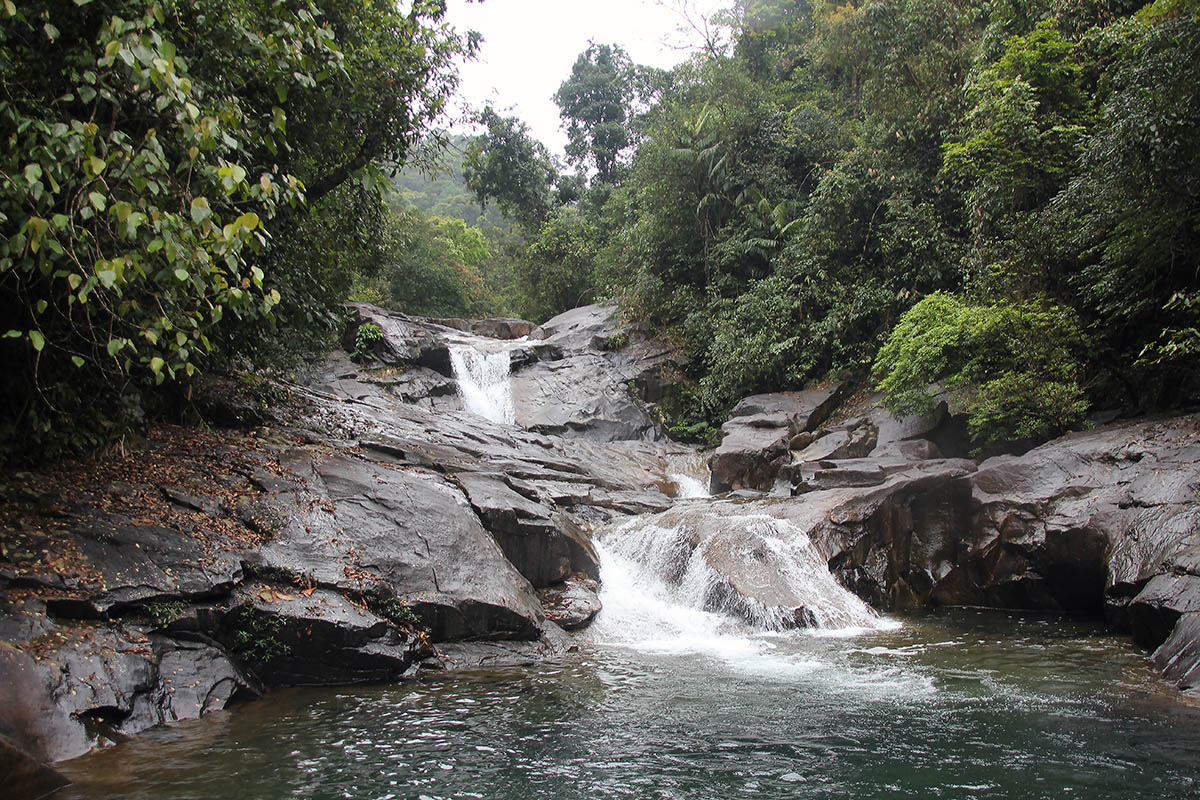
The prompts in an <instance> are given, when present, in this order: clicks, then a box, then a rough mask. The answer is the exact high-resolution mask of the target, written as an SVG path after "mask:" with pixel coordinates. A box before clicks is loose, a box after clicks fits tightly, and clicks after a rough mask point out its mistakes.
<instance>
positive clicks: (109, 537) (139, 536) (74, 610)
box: [48, 518, 242, 619]
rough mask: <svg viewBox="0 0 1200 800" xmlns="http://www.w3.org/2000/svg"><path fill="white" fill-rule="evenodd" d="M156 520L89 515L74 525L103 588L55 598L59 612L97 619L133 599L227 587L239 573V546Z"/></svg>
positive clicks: (75, 538) (77, 545)
mask: <svg viewBox="0 0 1200 800" xmlns="http://www.w3.org/2000/svg"><path fill="white" fill-rule="evenodd" d="M208 537H211V538H215V539H217V540H218V541H220V540H221V537H220V536H219V535H216V534H211V533H210V534H208V535H207V537H206V536H205V535H200V534H192V533H189V532H186V531H180V530H176V529H173V528H165V527H160V526H155V525H132V524H129V523H128V522H125V521H124V520H121V519H119V518H114V519H112V520H111V521H109V522H102V521H97V520H93V521H89V522H87V523H85V524H83V525H80V526H79V527H77V528H76V529H75V530H73V531H72V532H71V533H70V535H69V538H70V540H71V542H72V544H73V546H74V549H75V551H76V552H77V553H79V554H80V555H81V556H82V557H83V558H84V559H86V561H87V562H88V563H89V564H90V565H91V569H93V570H94V571H95V575H96V578H97V579H98V580H99V581H100V583H101V584H102V585H103V586H104V587H106V588H105V590H103V591H100V592H98V593H95V594H91V595H89V596H87V597H85V598H71V597H62V598H53V599H51V600H49V601H48V605H49V607H50V610H51V611H52V612H53V613H55V614H60V615H64V616H70V617H77V618H81V619H98V618H101V617H103V616H105V615H107V614H110V613H118V612H120V611H122V610H124V609H126V608H129V607H130V606H133V605H139V604H145V603H152V602H170V601H175V600H180V599H193V598H196V599H200V598H207V597H211V596H213V595H217V594H221V593H222V592H225V591H228V589H229V588H230V587H231V586H233V584H234V583H235V582H236V581H237V580H239V579H240V578H241V575H242V568H241V562H240V560H239V558H238V556H237V553H236V551H235V550H234V549H233V548H232V547H230V546H229V544H228V543H224V547H213V545H212V542H211V541H206V538H208Z"/></svg>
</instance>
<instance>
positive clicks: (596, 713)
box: [54, 355, 1200, 800]
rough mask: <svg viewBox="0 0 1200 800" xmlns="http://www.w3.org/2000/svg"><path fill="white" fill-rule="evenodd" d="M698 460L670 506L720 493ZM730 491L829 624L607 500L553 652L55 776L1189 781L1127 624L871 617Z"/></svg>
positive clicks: (195, 724)
mask: <svg viewBox="0 0 1200 800" xmlns="http://www.w3.org/2000/svg"><path fill="white" fill-rule="evenodd" d="M469 359H470V357H469V356H466V357H464V356H462V355H457V356H456V357H455V365H456V368H457V369H459V370H460V371H461V372H462V374H460V383H464V384H467V383H470V384H472V385H471V386H470V387H468V388H466V389H465V390H464V392H463V394H464V399H465V400H466V401H467V403H468V404H469V405H471V407H473V408H475V410H477V411H478V412H479V413H481V414H482V415H484V416H486V417H488V418H489V419H491V420H493V421H494V422H509V421H511V419H512V417H511V413H512V412H511V402H512V400H511V393H507V394H506V393H505V391H504V390H503V388H502V387H500V388H498V387H497V386H496V382H497V381H501V382H502V381H503V380H504V375H503V373H504V370H502V369H501V370H496V369H494V366H495V365H494V363H493V362H487V363H484V362H483V361H477V362H474V363H472V362H470V361H469ZM497 373H499V374H497ZM468 375H473V376H474V377H469V376H468ZM472 398H474V399H472ZM475 404H482V405H475ZM489 404H490V405H489ZM700 463H701V462H700V461H699V460H698V459H697V460H695V461H694V463H693V464H691V465H681V467H680V470H681V472H680V475H679V476H678V482H679V488H680V490H681V492H680V493H681V495H682V497H681V499H680V500H679V501H677V505H678V506H683V505H685V504H698V503H713V502H720V501H717V500H714V499H711V498H706V497H703V496H701V495H703V494H704V493H705V492H704V489H703V483H702V480H701V475H699V474H698V469H699V468H700V467H699V466H698V465H700ZM726 516H727V518H728V520H729V524H731V525H743V526H758V527H759V528H761V530H760V531H759V538H760V541H762V542H764V544H765V546H766V547H767V548H768V549H769V550H770V551H771V554H772V558H774V559H776V560H777V561H778V563H779V564H780V570H779V574H780V575H781V576H782V579H783V580H786V581H789V582H790V583H791V587H790V588H791V589H792V590H793V591H795V592H797V593H798V594H799V595H800V596H802V597H805V598H806V599H807V601H808V602H807V603H806V606H805V607H806V608H807V609H808V610H809V611H810V612H811V613H812V616H813V618H814V619H815V621H816V622H817V623H818V624H819V625H820V627H816V628H805V629H791V630H782V629H780V628H781V626H780V624H779V620H773V619H770V618H768V617H764V618H762V619H756V618H755V616H754V614H753V613H752V611H753V610H752V609H751V610H750V612H751V613H747V609H745V608H742V609H739V610H738V611H739V613H737V614H736V615H735V614H732V613H724V612H723V611H721V610H715V611H714V610H706V608H707V609H711V608H712V607H713V605H712V603H711V589H712V576H711V575H710V574H708V573H707V572H706V569H705V567H704V565H703V564H701V563H699V562H697V563H692V562H689V561H687V560H686V559H683V560H681V559H680V558H678V557H677V556H676V555H675V554H676V553H677V552H678V549H677V548H675V547H673V545H672V543H673V541H674V540H675V538H676V537H678V536H679V535H682V534H681V532H680V529H678V528H672V527H671V519H672V518H671V516H670V512H668V513H667V515H658V516H656V517H652V518H649V519H643V518H640V517H635V518H632V519H627V520H624V521H617V522H615V523H613V524H612V525H611V526H610V527H609V528H608V529H606V530H603V531H600V532H599V534H598V536H597V545H598V550H599V553H600V556H601V575H602V578H603V587H602V591H601V599H602V601H603V603H604V610H603V611H602V612H601V613H600V615H599V617H598V618H597V620H596V622H595V623H594V624H593V625H592V626H591V627H590V628H589V629H587V630H585V631H584V632H582V633H580V634H578V635H577V636H576V644H577V647H575V648H574V649H573V650H572V651H571V652H569V653H567V654H566V655H565V656H563V657H562V658H560V659H559V660H557V661H552V662H548V663H541V664H537V665H533V666H527V667H520V668H505V669H495V670H490V671H486V672H474V673H457V674H447V675H441V676H434V677H428V678H426V679H424V680H420V681H417V682H413V683H404V684H397V685H386V686H371V687H355V688H342V689H291V690H284V691H279V692H275V693H272V694H270V695H268V696H266V697H264V698H262V699H260V700H257V701H254V702H251V703H248V704H243V705H239V706H235V707H232V708H230V709H228V710H226V711H222V712H217V713H214V714H211V715H209V716H206V717H204V718H203V719H199V720H193V721H189V722H184V723H180V724H178V725H174V726H172V727H169V728H159V729H155V730H152V731H149V732H147V733H146V734H145V735H143V736H141V737H139V738H138V739H136V740H134V741H131V742H127V743H124V744H122V745H120V746H117V747H114V748H112V749H109V750H107V751H101V752H96V753H93V754H91V755H88V756H85V757H83V758H80V759H76V760H74V761H70V762H66V763H63V764H60V765H59V767H60V768H61V769H62V770H63V771H64V772H65V773H66V774H67V775H68V777H69V778H71V779H72V780H73V781H75V784H74V785H73V786H71V787H69V788H67V789H65V790H63V791H61V792H60V793H58V794H56V795H54V797H55V800H85V799H86V800H93V799H95V798H111V797H123V798H146V799H150V798H154V799H155V800H158V799H160V798H161V799H163V800H166V799H168V798H170V799H172V800H174V799H177V798H196V799H197V800H199V799H201V798H203V799H204V800H209V799H210V798H211V799H213V800H216V799H217V798H220V799H221V800H227V799H228V798H259V799H261V800H268V799H269V798H305V799H307V800H333V799H334V798H356V799H357V798H363V799H364V800H366V799H367V798H371V799H372V800H390V799H392V798H413V800H418V799H419V798H436V799H441V798H496V799H497V800H501V799H512V800H517V799H518V798H520V799H524V798H536V797H553V798H556V800H574V799H575V798H579V799H580V800H582V799H583V798H679V799H680V800H682V799H683V798H689V799H690V798H713V799H714V800H715V799H716V798H877V797H916V798H975V797H978V798H1061V797H1080V798H1122V799H1124V798H1133V797H1146V798H1191V797H1200V709H1197V708H1195V707H1193V706H1191V705H1188V704H1186V702H1181V695H1179V694H1178V693H1177V692H1176V691H1175V690H1173V689H1171V688H1169V687H1167V686H1166V685H1165V684H1163V683H1162V682H1161V681H1160V679H1159V678H1158V677H1157V676H1156V675H1155V674H1154V672H1153V671H1152V670H1151V668H1150V666H1149V664H1148V661H1147V659H1146V657H1145V655H1144V654H1143V653H1141V652H1140V651H1137V650H1136V649H1135V648H1134V647H1133V645H1132V644H1131V643H1130V642H1129V641H1128V640H1127V639H1124V638H1119V637H1114V636H1110V635H1107V634H1106V633H1105V632H1104V630H1103V628H1102V627H1101V626H1100V625H1099V624H1097V623H1090V622H1079V621H1071V620H1063V619H1059V618H1055V617H1048V616H1037V615H1018V614H1010V613H1005V612H998V611H986V612H985V611H977V610H961V609H960V610H949V611H938V612H930V613H925V614H920V615H905V616H888V617H879V616H878V615H876V614H875V613H874V612H872V611H871V610H870V609H868V608H867V607H866V606H865V605H863V604H862V603H861V601H859V600H858V599H857V598H856V597H854V596H853V595H851V594H850V593H848V592H846V591H845V590H844V589H842V588H841V587H840V586H839V585H838V584H837V583H836V581H834V579H833V578H832V577H831V576H830V575H829V573H828V570H827V568H826V567H825V565H824V564H823V563H822V562H821V561H820V559H819V557H817V556H816V554H815V553H814V552H813V551H812V548H811V547H806V546H805V545H806V542H805V541H802V540H797V538H796V537H795V536H789V535H788V533H789V532H787V531H782V530H777V529H774V528H772V526H773V525H774V526H778V525H780V524H781V523H779V521H778V520H768V519H763V518H757V517H753V516H745V517H738V516H736V515H728V514H727V515H726ZM801 536H802V535H801ZM693 561H695V560H693Z"/></svg>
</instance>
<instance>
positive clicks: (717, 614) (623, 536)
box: [590, 512, 928, 694]
mask: <svg viewBox="0 0 1200 800" xmlns="http://www.w3.org/2000/svg"><path fill="white" fill-rule="evenodd" d="M685 519H686V518H685ZM714 527H715V529H716V531H717V532H716V533H715V534H712V535H710V536H709V537H707V538H706V537H705V536H704V535H703V534H698V533H697V531H696V530H694V529H692V528H690V527H689V526H688V525H687V524H686V523H685V522H683V521H681V520H680V519H677V518H674V517H672V516H671V514H670V512H668V514H666V515H659V516H657V517H654V518H651V519H649V520H646V519H633V520H629V521H627V522H625V523H624V524H622V525H619V526H617V527H616V528H614V529H612V530H610V531H608V532H607V533H606V534H605V535H603V536H601V537H600V539H599V541H598V542H597V551H598V554H599V556H600V571H601V575H602V578H603V583H602V588H601V593H600V597H601V601H602V602H603V604H604V610H603V611H602V612H601V613H600V615H599V617H598V618H597V620H596V622H595V623H593V626H592V629H591V633H590V638H591V639H592V640H593V641H594V642H596V643H597V644H599V645H603V646H617V647H624V648H629V649H632V650H635V651H637V652H641V653H645V654H651V655H668V656H677V655H698V656H701V657H704V658H706V659H708V660H712V661H716V662H720V663H723V664H725V665H726V667H728V668H732V669H734V670H735V671H737V672H739V673H742V674H744V675H747V676H764V677H765V676H769V677H771V678H772V679H784V680H809V679H818V678H816V677H814V676H818V674H820V673H826V672H829V671H830V670H831V669H833V665H832V664H831V663H829V662H827V661H825V660H824V659H823V658H821V657H819V656H818V655H816V651H814V649H813V648H804V647H799V648H798V647H796V644H797V642H802V641H805V640H808V641H813V640H814V638H813V637H814V636H838V637H851V636H860V635H863V634H867V633H873V632H877V631H879V630H881V629H885V628H895V627H897V626H898V623H894V622H892V621H889V620H882V619H880V618H879V617H878V616H877V615H876V614H875V613H874V612H872V611H871V610H870V609H869V608H868V607H867V606H866V605H865V604H864V603H863V602H862V601H861V600H859V599H858V598H857V597H855V596H854V595H853V594H851V593H850V592H848V591H846V590H845V589H844V588H842V587H841V585H840V584H838V583H837V581H836V580H835V579H834V578H833V576H832V575H831V574H830V573H829V570H828V567H827V566H826V565H825V563H824V561H823V560H822V559H821V557H820V555H819V554H818V553H817V552H816V550H815V549H814V548H813V547H812V545H811V543H810V542H809V541H808V538H807V536H805V535H804V534H803V533H802V532H801V531H798V530H796V529H795V528H794V527H792V526H791V525H790V523H787V522H786V521H783V520H778V519H774V518H771V517H767V516H763V515H732V516H729V517H726V518H722V520H721V524H720V525H718V526H714ZM730 529H733V530H734V531H735V532H736V535H737V537H741V538H742V539H744V540H745V541H746V542H747V543H748V546H754V547H756V548H766V550H767V551H768V552H770V554H771V563H772V566H773V567H774V568H775V569H776V570H777V572H776V574H775V575H776V578H777V580H779V581H780V582H783V583H785V584H786V585H787V588H788V590H789V594H790V596H793V597H800V598H802V599H803V601H804V605H805V607H806V608H808V609H810V610H811V612H812V613H813V616H814V617H815V618H816V621H817V623H818V625H819V626H824V627H818V628H809V629H799V630H797V629H787V625H786V624H785V622H784V617H785V616H786V613H787V610H786V609H772V608H767V607H766V606H762V605H761V604H759V605H758V606H757V607H756V606H755V604H754V602H753V601H747V600H746V599H744V598H743V599H741V601H740V605H739V606H738V607H737V609H736V613H735V612H734V611H731V609H730V607H729V604H728V603H724V604H723V603H721V602H719V601H717V602H714V597H719V596H720V592H719V591H716V592H715V591H714V587H719V586H721V585H727V583H726V579H725V578H724V577H723V576H721V575H720V574H719V573H717V572H716V570H714V569H713V568H712V567H711V566H710V565H709V563H708V560H707V558H706V546H707V545H709V544H711V542H710V541H709V539H712V538H714V536H719V535H720V533H721V531H726V532H728V531H729V530H730ZM833 671H834V672H837V673H841V672H842V671H843V670H842V669H833ZM896 677H897V676H883V675H872V674H862V675H857V674H856V675H841V674H838V675H833V674H829V675H826V676H825V677H821V678H820V680H821V681H822V682H824V681H825V680H829V681H832V682H833V683H838V684H843V683H844V684H846V685H851V686H856V687H857V689H858V690H859V691H864V690H869V691H879V692H881V693H883V694H891V693H892V692H894V691H906V692H912V691H914V690H915V691H917V692H918V693H921V692H923V691H924V690H925V689H927V688H928V687H926V686H924V685H922V686H914V685H913V684H912V683H911V678H912V677H913V676H904V678H903V679H901V680H896Z"/></svg>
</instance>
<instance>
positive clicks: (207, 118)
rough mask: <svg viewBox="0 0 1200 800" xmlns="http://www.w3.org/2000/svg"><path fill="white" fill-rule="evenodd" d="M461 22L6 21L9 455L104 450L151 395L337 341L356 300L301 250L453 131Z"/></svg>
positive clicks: (215, 2)
mask: <svg viewBox="0 0 1200 800" xmlns="http://www.w3.org/2000/svg"><path fill="white" fill-rule="evenodd" d="M443 13H444V9H443V8H441V7H440V5H439V4H436V3H417V4H416V6H415V7H414V9H413V10H412V11H411V12H406V13H401V12H400V11H399V10H398V9H397V8H395V7H394V6H392V5H391V4H389V3H387V2H385V1H384V0H361V2H355V3H350V4H346V3H337V4H334V3H326V2H322V0H295V2H286V3H284V2H264V1H261V0H194V2H188V3H173V4H157V3H153V2H150V1H149V0H118V1H117V2H111V3H103V4H101V3H87V2H82V3H80V2H77V3H69V4H63V3H45V2H31V3H23V4H21V6H20V8H19V9H18V8H17V6H16V5H15V4H11V3H10V4H7V5H6V6H5V8H4V10H3V11H2V12H0V81H2V82H3V86H4V95H3V100H2V101H0V119H2V120H3V124H2V125H0V128H2V129H3V130H4V131H6V133H5V138H4V149H3V151H2V153H0V230H2V231H3V237H2V244H0V316H3V318H4V319H5V320H6V323H7V328H6V333H7V334H8V335H7V336H6V338H4V340H3V341H2V342H0V363H2V364H3V367H4V369H5V372H6V374H7V375H8V376H9V380H7V381H6V382H5V387H4V389H3V390H2V391H0V411H2V416H0V420H2V422H0V428H2V429H0V437H2V438H3V440H4V441H5V442H9V443H16V442H22V441H23V442H38V443H39V450H40V452H43V453H45V452H46V450H42V449H41V448H49V449H50V452H49V454H50V455H53V451H54V449H55V448H63V447H64V446H65V447H72V446H93V445H95V444H99V443H100V442H101V441H103V439H104V438H106V437H107V436H109V435H111V434H112V433H115V432H117V431H119V430H120V423H121V421H122V420H121V418H122V417H123V416H124V417H126V418H127V417H128V414H127V412H126V411H125V409H127V408H131V407H136V406H137V405H138V404H139V403H138V398H139V395H140V394H141V391H142V390H143V389H144V387H154V386H159V385H168V384H184V383H186V382H187V380H188V379H190V378H191V377H193V376H194V375H195V374H196V373H197V372H198V371H199V370H200V369H202V368H204V367H205V366H206V365H208V364H210V363H213V362H214V360H216V359H222V358H225V359H228V358H232V357H236V356H239V355H243V356H244V355H247V354H253V353H254V352H255V350H256V349H257V348H258V346H259V345H258V343H259V342H261V341H262V340H265V339H270V338H272V332H273V331H276V330H281V331H285V332H290V331H296V330H298V329H299V330H302V331H303V330H311V329H314V328H320V327H321V326H322V325H328V324H329V322H330V321H331V320H332V318H333V316H334V314H333V307H334V305H335V304H336V303H337V302H338V301H340V300H341V299H342V298H343V297H344V291H345V289H347V288H348V285H349V281H348V280H344V282H339V281H338V280H337V279H336V277H335V276H336V275H337V273H336V271H332V272H327V271H326V267H327V264H326V263H325V262H322V261H320V260H316V259H312V257H311V256H310V255H306V254H305V253H304V252H302V251H301V250H300V248H299V247H298V246H297V245H296V244H295V241H296V239H295V237H298V236H303V235H307V234H312V233H314V232H316V231H318V230H322V229H323V232H325V233H330V232H332V231H333V229H334V228H336V226H337V224H336V220H337V217H336V215H335V214H332V213H330V212H331V211H332V210H331V209H329V208H328V207H327V206H325V205H324V204H325V203H326V202H327V201H328V200H330V199H331V198H335V197H336V195H337V193H338V192H339V191H342V188H341V187H344V186H346V185H347V184H348V183H349V182H352V181H353V182H357V183H358V185H360V186H363V187H365V188H366V190H367V191H368V193H370V191H371V186H372V182H373V180H374V178H373V174H372V172H371V169H370V165H371V163H372V161H373V160H374V159H377V158H379V159H388V160H392V161H397V160H402V159H403V157H404V156H405V154H406V153H407V150H408V148H409V146H410V145H411V143H412V142H413V141H414V140H415V138H416V137H417V136H419V135H420V134H421V132H422V131H424V130H425V128H426V127H427V126H428V124H429V122H430V121H431V120H432V119H433V118H435V117H436V116H437V115H438V114H439V113H440V112H441V109H442V108H443V106H444V103H445V99H446V97H447V95H448V93H449V91H450V90H451V88H452V87H453V85H454V73H453V71H452V63H451V62H452V59H453V58H454V57H455V56H456V55H457V54H459V53H461V52H463V50H464V49H465V48H468V47H469V43H468V42H464V41H463V40H462V39H460V38H459V37H457V36H456V35H455V34H454V33H453V32H452V31H450V30H449V29H446V28H444V27H443V26H442V25H441V23H440V19H441V15H442V14H443ZM47 63H51V64H54V65H55V68H53V69H47V68H46V65H47ZM385 86H386V87H387V89H386V91H384V90H383V87H385ZM340 200H341V201H345V200H346V198H345V197H342V198H340ZM306 203H307V207H306ZM306 209H311V213H310V212H309V211H308V210H306ZM343 219H344V216H343ZM356 219H357V218H356ZM314 220H315V222H314ZM338 233H339V235H344V234H345V233H346V232H345V231H338ZM327 241H329V239H327ZM342 241H345V238H343V239H342ZM333 266H334V267H335V268H336V266H337V264H334V265H333ZM331 277H334V279H333V280H330V278H331ZM330 287H332V288H330ZM339 289H340V291H339Z"/></svg>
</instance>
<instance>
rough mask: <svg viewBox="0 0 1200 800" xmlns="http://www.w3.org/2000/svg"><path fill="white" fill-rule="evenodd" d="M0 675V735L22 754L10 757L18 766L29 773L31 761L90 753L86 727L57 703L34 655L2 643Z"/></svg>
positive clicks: (0, 643) (47, 760)
mask: <svg viewBox="0 0 1200 800" xmlns="http://www.w3.org/2000/svg"><path fill="white" fill-rule="evenodd" d="M0 675H3V676H4V680H0V734H2V735H3V737H4V738H5V739H7V741H8V743H9V745H10V746H11V747H12V748H13V749H14V750H17V751H19V754H18V753H10V755H9V757H11V758H12V759H13V760H14V761H15V762H17V763H16V766H17V767H19V768H21V769H25V770H29V769H30V766H31V765H30V762H31V761H32V762H34V763H40V762H50V761H59V760H62V759H65V758H71V757H73V756H78V755H82V754H83V753H86V752H87V751H88V750H89V748H90V741H89V737H88V735H87V733H86V732H85V731H84V730H83V726H82V725H80V724H79V723H78V721H77V720H73V719H72V718H71V716H70V713H69V712H68V711H67V710H66V709H65V708H63V707H60V706H59V705H58V704H57V703H56V702H55V700H56V698H55V695H54V694H53V692H52V688H53V687H52V685H51V684H50V682H49V681H48V677H47V675H46V674H45V672H43V670H42V669H41V668H39V666H38V664H37V662H36V661H34V659H33V658H32V657H31V656H29V655H28V654H27V653H24V652H22V651H20V650H18V649H16V648H15V647H12V646H10V645H8V644H6V643H4V642H0ZM22 754H23V755H22ZM33 796H34V797H36V796H37V795H36V794H35V795H33Z"/></svg>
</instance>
